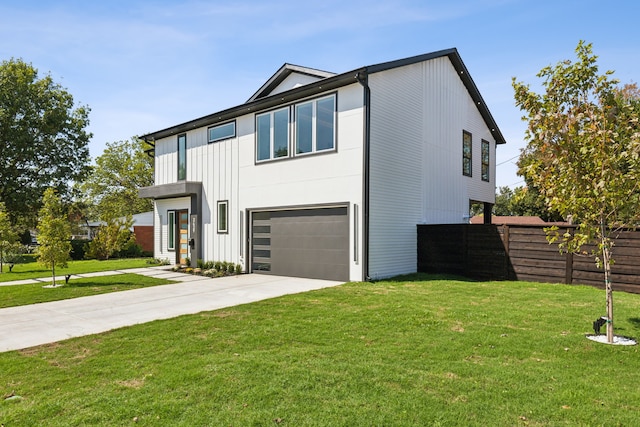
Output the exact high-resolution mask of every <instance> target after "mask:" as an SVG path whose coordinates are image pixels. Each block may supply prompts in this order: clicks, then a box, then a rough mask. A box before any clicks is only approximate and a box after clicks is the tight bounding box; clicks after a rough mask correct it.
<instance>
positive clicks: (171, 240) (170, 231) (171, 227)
mask: <svg viewBox="0 0 640 427" xmlns="http://www.w3.org/2000/svg"><path fill="white" fill-rule="evenodd" d="M167 249H168V250H170V251H175V250H176V212H175V211H169V212H167Z"/></svg>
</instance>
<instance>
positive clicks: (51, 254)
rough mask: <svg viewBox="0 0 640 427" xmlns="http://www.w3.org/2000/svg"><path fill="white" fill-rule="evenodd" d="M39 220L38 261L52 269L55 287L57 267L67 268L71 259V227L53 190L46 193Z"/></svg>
mask: <svg viewBox="0 0 640 427" xmlns="http://www.w3.org/2000/svg"><path fill="white" fill-rule="evenodd" d="M38 220H39V221H38V243H39V246H38V250H37V254H38V261H39V262H40V263H42V264H44V265H45V266H46V267H48V268H50V269H51V275H52V278H53V286H54V287H55V286H56V267H59V268H66V267H67V261H68V260H69V258H70V255H69V253H70V252H71V242H70V241H69V240H70V238H71V225H70V224H69V221H68V219H67V215H66V212H65V211H64V209H63V205H62V201H61V199H60V197H59V196H58V195H57V194H56V191H55V190H54V189H53V188H48V189H47V190H45V192H44V196H43V200H42V208H41V209H40V213H39V218H38Z"/></svg>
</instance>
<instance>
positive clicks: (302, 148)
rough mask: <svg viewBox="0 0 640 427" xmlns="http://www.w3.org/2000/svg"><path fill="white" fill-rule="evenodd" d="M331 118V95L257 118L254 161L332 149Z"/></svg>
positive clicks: (333, 131)
mask: <svg viewBox="0 0 640 427" xmlns="http://www.w3.org/2000/svg"><path fill="white" fill-rule="evenodd" d="M292 113H293V114H294V121H293V123H292V122H291V120H290V117H291V114H292ZM335 116H336V96H335V95H330V96H325V97H323V98H318V99H314V100H311V101H305V102H301V103H299V104H294V105H291V106H287V107H285V108H281V109H278V110H274V111H270V112H267V113H263V114H259V115H257V116H256V161H258V162H261V161H265V160H273V159H278V158H282V157H294V156H298V155H304V154H310V153H316V152H322V151H329V150H334V149H335V146H336V143H335V140H336V125H335V122H336V118H335ZM291 135H293V136H294V138H293V141H291Z"/></svg>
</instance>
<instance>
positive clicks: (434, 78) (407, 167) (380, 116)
mask: <svg viewBox="0 0 640 427" xmlns="http://www.w3.org/2000/svg"><path fill="white" fill-rule="evenodd" d="M369 82H370V83H369V84H370V87H371V171H370V183H371V184H370V185H371V191H370V195H371V196H370V242H369V245H370V246H369V248H370V249H369V251H370V258H369V274H370V275H371V276H372V277H374V278H376V277H388V276H392V275H396V274H402V273H409V272H413V271H416V269H417V261H416V250H417V249H416V224H419V223H431V224H434V223H461V222H465V220H466V219H465V217H466V216H467V215H468V212H469V200H476V201H486V202H493V201H494V199H495V184H494V183H495V177H494V175H495V163H493V162H494V161H495V143H494V139H493V137H492V136H491V133H490V131H489V129H488V128H487V126H486V124H485V123H484V120H483V119H482V117H481V115H480V113H479V112H478V109H477V107H476V106H475V105H474V103H473V100H472V99H471V97H470V96H469V93H468V92H467V90H466V87H465V86H464V84H463V83H462V81H461V80H460V78H459V76H458V75H457V73H456V71H455V69H454V68H453V66H452V65H451V62H450V61H449V59H448V58H447V57H443V58H437V59H433V60H430V61H426V62H423V63H418V64H412V65H408V66H405V67H400V68H396V69H392V70H387V71H383V72H379V73H376V74H374V75H372V76H370V79H369ZM463 130H466V131H468V132H471V133H472V137H473V159H472V161H473V176H472V177H471V178H469V177H465V176H463V175H462V131H463ZM482 139H485V140H487V141H489V142H490V157H491V162H492V163H491V172H490V179H491V180H490V182H484V181H482V180H481V155H480V154H481V153H480V142H481V140H482Z"/></svg>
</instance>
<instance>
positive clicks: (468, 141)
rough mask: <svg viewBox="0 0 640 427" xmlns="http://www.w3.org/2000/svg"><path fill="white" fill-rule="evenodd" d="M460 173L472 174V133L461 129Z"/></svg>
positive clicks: (470, 175) (469, 175)
mask: <svg viewBox="0 0 640 427" xmlns="http://www.w3.org/2000/svg"><path fill="white" fill-rule="evenodd" d="M462 175H464V176H468V177H472V176H473V135H472V134H471V132H467V131H466V130H463V131H462Z"/></svg>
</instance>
